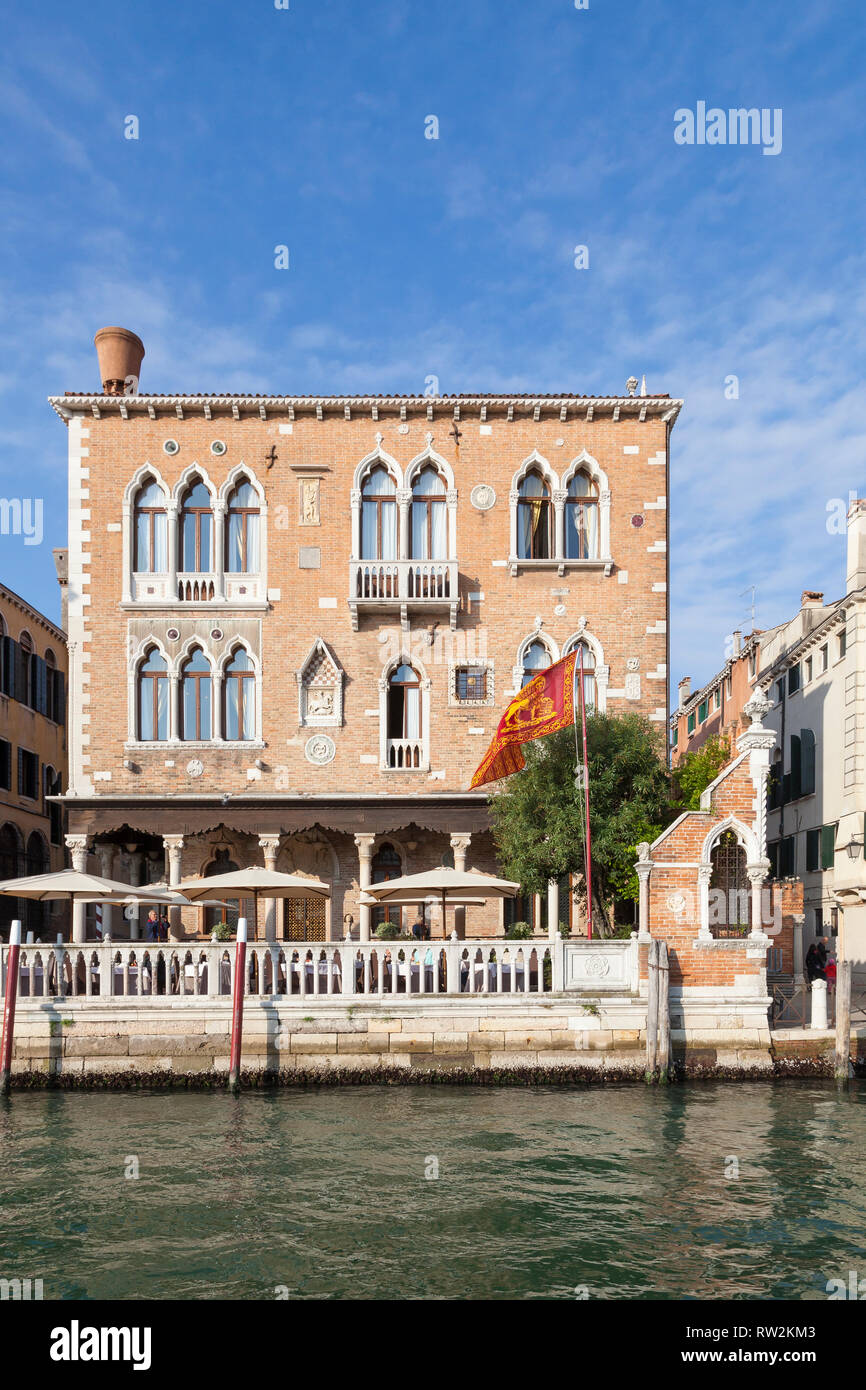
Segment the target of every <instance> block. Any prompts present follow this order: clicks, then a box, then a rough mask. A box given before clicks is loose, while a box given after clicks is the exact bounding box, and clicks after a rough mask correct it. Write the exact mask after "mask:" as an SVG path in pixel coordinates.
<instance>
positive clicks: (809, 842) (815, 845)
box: [806, 830, 821, 874]
mask: <svg viewBox="0 0 866 1390" xmlns="http://www.w3.org/2000/svg"><path fill="white" fill-rule="evenodd" d="M820 867H821V831H820V830H807V831H806V871H807V873H810V874H812V873H815V872H816V871H817V870H818V869H820Z"/></svg>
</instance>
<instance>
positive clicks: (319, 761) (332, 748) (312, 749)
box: [304, 734, 337, 767]
mask: <svg viewBox="0 0 866 1390" xmlns="http://www.w3.org/2000/svg"><path fill="white" fill-rule="evenodd" d="M336 752H337V745H336V743H335V742H334V740H333V739H332V738H328V735H327V734H313V737H312V738H308V739H307V743H306V746H305V748H304V756H305V757H306V759H307V762H309V763H314V764H315V765H316V766H317V767H323V766H324V764H325V763H329V762H331V760H332V758H333V757H334V755H335V754H336Z"/></svg>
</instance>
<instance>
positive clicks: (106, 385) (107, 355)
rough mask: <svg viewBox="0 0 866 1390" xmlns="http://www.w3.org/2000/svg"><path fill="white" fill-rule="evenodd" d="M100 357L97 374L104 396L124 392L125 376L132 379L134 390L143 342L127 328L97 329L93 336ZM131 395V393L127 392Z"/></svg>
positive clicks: (117, 394) (139, 367)
mask: <svg viewBox="0 0 866 1390" xmlns="http://www.w3.org/2000/svg"><path fill="white" fill-rule="evenodd" d="M93 341H94V343H95V344H96V352H97V356H98V357H99V376H100V379H101V381H102V389H103V391H104V393H105V395H106V396H123V395H126V394H127V391H126V380H127V377H134V378H135V388H134V391H137V390H138V378H139V373H140V372H141V363H142V358H143V357H144V343H143V342H142V341H141V339H140V338H139V337H138V335H137V334H136V333H131V332H130V331H129V329H128V328H100V330H99V332H98V333H97V334H96V337H95V338H94V339H93ZM130 394H134V393H130Z"/></svg>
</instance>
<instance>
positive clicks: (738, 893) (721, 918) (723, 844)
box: [710, 830, 751, 937]
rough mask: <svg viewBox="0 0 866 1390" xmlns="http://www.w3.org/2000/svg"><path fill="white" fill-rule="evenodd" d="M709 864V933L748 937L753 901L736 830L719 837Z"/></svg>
mask: <svg viewBox="0 0 866 1390" xmlns="http://www.w3.org/2000/svg"><path fill="white" fill-rule="evenodd" d="M710 863H711V864H712V874H711V876H710V931H711V932H712V934H713V936H716V937H737V936H746V935H748V931H749V919H750V915H751V914H750V904H751V898H750V892H749V880H748V877H747V874H746V851H745V850H744V849H743V847H742V845H741V844H740V843H739V841H738V840H737V837H736V835H735V833H734V831H733V830H725V831H724V832H723V834H722V835H720V836H719V839H718V840H717V841H716V843H715V845H714V846H713V849H712V850H711V852H710ZM714 890H715V896H714Z"/></svg>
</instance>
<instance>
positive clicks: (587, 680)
mask: <svg viewBox="0 0 866 1390" xmlns="http://www.w3.org/2000/svg"><path fill="white" fill-rule="evenodd" d="M568 651H569V652H574V653H575V655H576V658H577V659H576V661H575V663H574V680H575V693H576V694H577V695H578V698H580V697H579V694H578V685H577V682H578V681H579V680H580V668H581V663H582V664H583V702H584V706H585V708H586V711H587V713H589V711H590V710H594V709H595V708H596V705H597V703H598V698H597V691H596V684H595V652H594V651H593V650H592V647H591V646H590V645H589V643H588V642H574V643H573V644H572V645H571V646H570V647H569V648H568ZM567 654H568V653H565V655H567Z"/></svg>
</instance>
